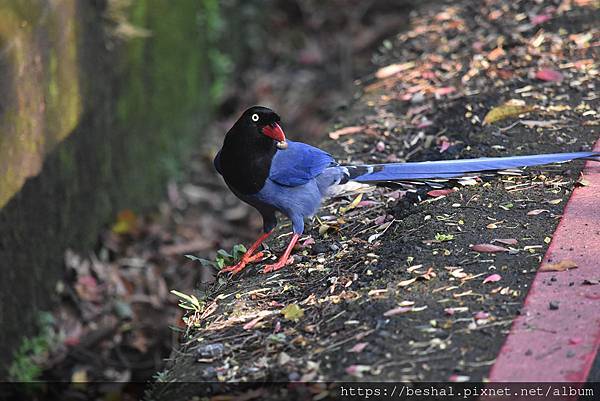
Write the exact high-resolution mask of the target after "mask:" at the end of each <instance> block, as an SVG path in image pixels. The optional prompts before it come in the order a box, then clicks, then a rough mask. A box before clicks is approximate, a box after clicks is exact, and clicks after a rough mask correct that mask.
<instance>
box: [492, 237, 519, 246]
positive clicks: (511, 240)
mask: <svg viewBox="0 0 600 401" xmlns="http://www.w3.org/2000/svg"><path fill="white" fill-rule="evenodd" d="M492 242H499V243H501V244H504V245H517V242H518V241H517V240H516V239H514V238H495V239H493V240H492Z"/></svg>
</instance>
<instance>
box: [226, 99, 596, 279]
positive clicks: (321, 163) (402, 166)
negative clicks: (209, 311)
mask: <svg viewBox="0 0 600 401" xmlns="http://www.w3.org/2000/svg"><path fill="white" fill-rule="evenodd" d="M280 122H281V118H280V117H279V115H278V114H277V113H276V112H274V111H273V110H271V109H270V108H267V107H264V106H253V107H250V108H248V109H247V110H246V111H244V112H243V113H242V115H241V116H240V117H239V119H238V120H237V121H236V122H235V123H234V124H233V126H232V127H231V129H230V130H229V131H228V132H227V133H226V135H225V138H224V140H223V145H222V147H221V149H220V150H219V151H218V152H217V154H216V156H215V158H214V167H215V169H216V170H217V172H218V173H219V174H220V175H221V176H222V177H223V179H224V181H225V183H226V185H227V186H228V187H229V189H230V190H231V191H232V192H233V193H234V194H235V195H236V196H237V197H238V198H239V199H241V200H242V201H244V202H246V203H247V204H249V205H250V206H252V207H254V208H255V209H256V210H257V211H258V212H259V213H260V214H261V216H262V219H263V233H262V234H261V235H260V237H259V238H258V239H257V240H256V241H255V242H254V243H253V244H252V245H251V246H250V247H249V248H248V249H247V251H246V252H245V253H244V255H243V256H242V257H241V259H240V260H239V261H238V262H237V263H235V264H234V265H232V266H227V267H224V268H223V269H222V270H221V272H222V273H225V272H230V273H231V274H237V273H239V272H241V271H242V270H243V269H244V268H245V267H246V266H247V265H249V264H250V263H253V262H260V261H261V260H262V259H263V257H264V254H263V252H260V251H258V248H259V247H260V245H261V244H262V243H263V242H264V241H265V240H266V239H267V238H268V237H269V236H270V235H271V234H272V232H273V230H274V228H275V227H276V226H277V223H278V218H277V214H283V215H284V216H286V217H288V218H289V219H290V220H291V222H292V237H291V240H290V242H289V244H288V246H287V248H286V249H285V251H284V252H283V254H282V255H281V257H280V258H279V259H278V260H277V261H276V262H275V263H272V264H267V265H265V266H264V269H263V270H262V272H263V273H268V272H273V271H276V270H279V269H281V268H282V267H284V266H285V265H286V264H288V263H291V262H292V260H293V259H292V258H290V256H291V253H292V250H293V248H294V246H295V245H296V243H297V242H298V239H299V238H300V237H301V235H302V233H303V232H304V220H305V219H306V218H308V217H311V216H313V215H314V214H315V213H316V212H317V210H318V209H319V207H320V206H321V203H322V201H323V199H325V198H327V197H328V196H331V195H332V193H334V192H335V189H336V188H339V187H340V186H341V185H344V184H347V183H349V182H350V181H354V182H357V183H361V184H369V185H371V184H375V185H377V184H385V183H402V182H409V183H415V182H419V181H425V182H426V181H427V180H436V179H459V178H461V177H465V176H469V175H471V176H472V175H474V174H475V175H477V174H481V173H489V172H498V171H501V170H509V169H515V168H524V167H531V166H538V165H544V164H549V163H561V162H568V161H571V160H575V159H586V160H594V161H600V152H593V151H588V152H572V153H553V154H539V155H529V156H510V157H483V158H473V159H458V160H444V161H425V162H405V163H385V164H358V165H342V164H340V163H338V162H336V160H335V159H334V158H333V156H332V155H330V154H329V153H327V152H325V151H323V150H321V149H319V148H317V147H314V146H311V145H309V144H306V143H302V142H295V141H291V140H289V139H287V138H286V136H285V134H284V132H283V129H282V128H281V125H280Z"/></svg>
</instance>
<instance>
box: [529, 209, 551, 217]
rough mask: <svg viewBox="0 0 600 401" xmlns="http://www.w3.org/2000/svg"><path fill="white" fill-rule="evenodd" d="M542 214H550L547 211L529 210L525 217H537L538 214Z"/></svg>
mask: <svg viewBox="0 0 600 401" xmlns="http://www.w3.org/2000/svg"><path fill="white" fill-rule="evenodd" d="M544 212H550V210H548V209H535V210H531V211H529V212H527V216H537V215H538V214H541V213H544Z"/></svg>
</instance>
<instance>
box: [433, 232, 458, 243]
mask: <svg viewBox="0 0 600 401" xmlns="http://www.w3.org/2000/svg"><path fill="white" fill-rule="evenodd" d="M453 239H454V235H452V234H444V233H436V234H435V240H436V241H440V242H445V241H452V240H453Z"/></svg>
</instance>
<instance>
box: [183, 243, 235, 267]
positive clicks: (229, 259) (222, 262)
mask: <svg viewBox="0 0 600 401" xmlns="http://www.w3.org/2000/svg"><path fill="white" fill-rule="evenodd" d="M244 253H246V247H245V246H244V245H242V244H237V245H234V246H233V249H232V250H231V253H229V252H227V251H226V250H225V249H219V250H218V251H217V257H216V258H215V260H214V261H212V260H208V259H203V258H199V257H197V256H194V255H185V257H186V258H188V259H191V260H194V261H197V262H200V263H201V264H202V266H213V267H215V268H217V269H219V270H221V269H222V268H223V267H225V266H230V265H233V264H235V262H236V261H237V260H240V258H241V257H242V255H243V254H244Z"/></svg>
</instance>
